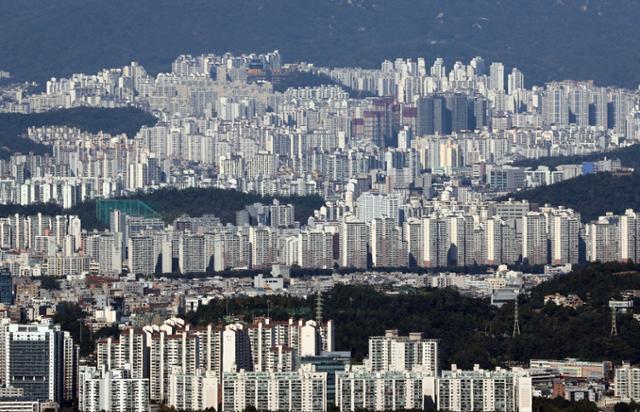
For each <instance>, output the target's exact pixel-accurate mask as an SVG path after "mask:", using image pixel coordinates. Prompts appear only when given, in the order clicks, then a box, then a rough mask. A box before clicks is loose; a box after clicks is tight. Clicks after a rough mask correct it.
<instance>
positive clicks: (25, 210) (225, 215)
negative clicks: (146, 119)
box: [0, 188, 323, 229]
mask: <svg viewBox="0 0 640 412" xmlns="http://www.w3.org/2000/svg"><path fill="white" fill-rule="evenodd" d="M126 199H138V200H142V201H143V202H145V203H147V204H148V205H149V206H150V207H151V208H153V209H154V210H155V211H156V212H158V213H159V214H160V215H162V217H163V219H164V220H165V221H166V222H171V221H173V220H174V219H175V218H176V217H178V216H180V215H183V214H186V215H189V216H202V215H204V214H214V215H216V216H217V217H219V218H220V220H221V221H222V222H223V223H235V212H236V211H238V210H242V209H244V207H245V206H247V205H250V204H253V203H256V202H261V203H265V204H268V203H271V202H272V200H273V197H263V196H260V195H257V194H254V193H243V192H239V191H237V190H225V189H217V188H206V189H183V190H178V189H174V188H167V189H160V190H156V191H154V192H150V193H140V194H135V195H131V196H128V197H126ZM278 199H279V200H280V202H281V203H291V204H293V205H294V206H295V218H296V220H298V221H300V222H306V220H307V219H308V218H309V216H311V215H312V214H313V211H314V210H316V209H319V208H320V206H322V204H323V200H322V198H321V197H320V196H291V197H286V196H280V197H278ZM14 213H20V214H25V215H33V214H36V213H42V214H46V215H57V214H71V215H78V216H79V217H80V220H81V221H82V226H83V227H84V228H87V229H94V228H96V229H102V228H104V225H101V224H100V223H99V222H98V221H97V219H96V204H95V201H94V200H90V201H86V202H83V203H80V204H78V205H76V206H74V207H72V208H71V209H63V208H61V207H60V206H58V205H55V204H34V205H29V206H20V205H0V217H3V216H7V215H11V214H14Z"/></svg>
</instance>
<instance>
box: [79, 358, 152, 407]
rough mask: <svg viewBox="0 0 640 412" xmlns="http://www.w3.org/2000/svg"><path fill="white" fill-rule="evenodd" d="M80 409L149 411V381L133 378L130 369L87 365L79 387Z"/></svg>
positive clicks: (80, 378) (81, 373)
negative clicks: (106, 368)
mask: <svg viewBox="0 0 640 412" xmlns="http://www.w3.org/2000/svg"><path fill="white" fill-rule="evenodd" d="M78 409H79V410H80V411H82V412H101V411H110V412H130V411H148V410H149V380H148V379H144V378H142V379H141V378H132V377H131V374H130V373H129V370H128V369H113V370H110V371H107V370H105V369H104V368H101V369H96V368H95V367H89V366H83V367H81V368H80V373H79V384H78Z"/></svg>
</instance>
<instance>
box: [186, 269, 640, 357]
mask: <svg viewBox="0 0 640 412" xmlns="http://www.w3.org/2000/svg"><path fill="white" fill-rule="evenodd" d="M639 269H640V266H637V265H625V264H619V263H609V264H592V265H588V266H585V267H583V268H579V269H578V270H576V271H575V272H573V273H571V274H569V275H565V276H559V277H557V278H555V279H553V280H551V281H548V282H545V283H543V284H541V285H540V286H537V287H535V288H533V289H532V290H531V293H530V295H528V296H521V297H520V300H519V312H520V317H519V323H520V330H521V334H520V335H519V336H517V337H515V338H514V337H513V336H512V331H513V304H507V305H505V306H503V307H502V308H500V309H497V308H495V307H493V306H491V305H490V304H489V301H488V300H487V299H476V298H471V297H465V296H462V295H460V294H459V293H458V292H457V291H455V290H453V289H407V290H405V291H404V292H400V293H394V294H390V293H385V291H384V290H376V289H374V288H373V287H368V286H336V287H334V288H333V289H332V290H331V291H329V292H327V293H325V295H324V308H325V309H324V318H325V319H332V320H334V321H335V328H336V331H335V338H336V341H335V345H336V348H337V350H351V351H352V355H353V357H354V358H356V359H362V358H363V357H364V356H366V353H367V350H368V344H367V342H368V337H369V336H378V335H382V334H384V331H385V330H386V329H398V330H399V332H400V333H401V334H407V333H409V332H422V333H423V335H424V336H425V337H429V338H437V339H440V341H441V345H440V349H441V354H440V356H441V366H442V367H443V368H446V367H447V366H448V365H449V364H450V363H456V364H458V365H459V366H461V367H463V368H469V367H472V366H473V364H475V363H478V364H480V365H482V366H485V367H489V366H496V365H503V364H505V363H507V362H510V361H515V362H527V361H528V360H529V359H533V358H543V359H544V358H549V359H561V358H565V357H575V358H580V359H584V360H594V361H596V360H611V361H615V362H618V361H622V360H629V361H631V362H634V363H635V362H639V361H640V323H639V322H637V321H636V320H634V319H633V317H632V314H631V313H627V314H619V315H618V319H617V320H618V325H617V326H618V336H613V337H612V336H610V325H611V314H610V311H609V307H608V301H609V299H611V298H620V296H621V292H623V291H625V290H630V289H635V290H637V289H640V273H639V272H638V270H639ZM556 292H559V293H562V294H565V295H566V294H570V293H573V294H577V295H578V296H580V297H581V298H582V300H583V301H584V302H585V304H584V305H583V306H582V307H579V308H578V309H570V308H564V307H560V306H555V305H554V304H552V303H549V304H546V305H545V304H544V296H545V295H546V294H551V293H556ZM315 301H316V299H315V296H309V297H308V298H307V299H298V298H291V297H258V298H248V297H239V298H233V299H229V300H228V302H227V301H219V300H215V301H212V303H211V304H209V305H208V306H204V307H200V308H199V309H198V311H197V312H195V313H190V314H189V315H188V319H189V320H190V321H191V322H194V323H208V322H218V321H220V320H222V319H223V318H224V316H225V315H226V314H228V313H230V314H233V315H237V316H240V317H245V318H247V319H250V318H251V317H252V316H254V315H266V314H267V311H270V313H271V314H272V315H273V316H274V317H276V318H277V319H286V317H287V316H289V315H290V314H293V313H294V312H295V313H303V312H305V311H306V312H307V313H315V312H314V307H315ZM637 303H639V302H636V304H637Z"/></svg>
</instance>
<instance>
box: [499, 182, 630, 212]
mask: <svg viewBox="0 0 640 412" xmlns="http://www.w3.org/2000/svg"><path fill="white" fill-rule="evenodd" d="M508 197H513V198H515V199H517V200H522V199H526V200H528V201H529V202H531V203H536V204H538V205H543V204H545V203H548V204H551V205H562V206H567V207H570V208H572V209H574V210H576V211H577V212H580V214H581V215H582V221H583V222H589V221H591V220H595V219H597V218H598V216H601V215H604V213H606V212H614V213H617V214H621V213H624V211H625V210H626V209H635V210H640V173H633V174H631V175H627V176H619V175H615V174H612V173H595V174H589V175H583V176H578V177H576V178H575V179H569V180H565V181H563V182H560V183H556V184H553V185H549V186H541V187H537V188H535V189H530V190H524V191H521V192H517V193H513V194H510V195H509V196H508Z"/></svg>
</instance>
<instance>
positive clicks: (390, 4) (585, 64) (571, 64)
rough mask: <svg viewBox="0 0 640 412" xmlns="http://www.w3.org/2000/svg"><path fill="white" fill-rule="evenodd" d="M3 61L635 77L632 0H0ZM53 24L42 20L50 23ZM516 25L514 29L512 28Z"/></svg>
mask: <svg viewBox="0 0 640 412" xmlns="http://www.w3.org/2000/svg"><path fill="white" fill-rule="evenodd" d="M0 6H1V7H0V27H3V30H2V32H3V36H1V37H0V70H8V71H10V72H11V73H13V74H14V76H15V77H14V79H15V80H38V81H42V80H45V79H47V78H49V77H52V76H56V77H61V76H68V75H70V74H71V73H77V72H85V73H94V72H96V71H98V70H100V69H101V68H105V67H117V66H122V65H125V64H128V63H129V62H130V61H132V60H135V61H139V62H140V63H141V64H142V65H143V66H145V67H146V68H148V69H149V70H150V71H151V72H158V71H165V70H168V69H169V67H170V63H171V61H172V60H173V59H174V58H175V57H176V56H177V55H179V54H182V53H191V54H199V53H206V52H214V53H224V52H226V51H230V52H235V53H242V52H247V53H248V52H264V51H269V50H272V49H279V50H280V51H281V52H282V53H283V56H284V59H285V61H298V60H304V61H309V62H312V63H315V64H317V65H326V66H363V67H377V66H378V65H379V63H380V62H381V61H382V60H384V59H385V58H389V59H393V58H395V57H418V56H424V57H426V58H427V61H428V62H429V63H431V62H433V59H434V58H435V57H439V56H441V57H444V58H445V60H446V62H447V64H448V65H449V66H450V65H452V64H453V63H454V61H456V60H462V61H466V60H468V59H469V58H471V57H473V56H475V55H481V56H483V57H484V58H485V59H486V60H487V61H491V60H496V61H503V62H504V63H505V64H506V65H507V66H509V67H511V66H517V67H519V68H520V69H521V70H522V71H524V73H525V75H526V76H527V78H528V81H527V83H529V84H541V83H542V82H544V81H550V80H562V79H566V78H576V79H580V80H586V79H593V80H595V81H596V82H597V83H598V84H602V85H607V84H612V85H623V86H627V87H637V85H638V83H640V71H638V70H633V65H635V64H636V63H635V62H637V61H640V50H636V49H637V48H636V47H635V44H637V43H638V42H640V32H638V31H636V30H634V27H635V25H634V20H636V19H637V17H640V2H638V1H636V0H619V1H617V2H613V1H608V0H591V1H587V0H564V1H556V0H540V1H536V2H530V1H524V0H513V1H510V2H504V1H501V0H476V1H473V2H467V1H462V0H448V1H443V0H243V1H242V2H236V1H229V0H184V1H181V2H179V3H177V2H173V1H170V0H153V1H152V0H136V1H135V2H130V1H125V0H110V1H107V2H97V1H86V0H56V1H54V2H47V1H45V0H22V1H20V2H13V1H11V0H0ZM43 28H46V29H43ZM516 28H519V29H516Z"/></svg>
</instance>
